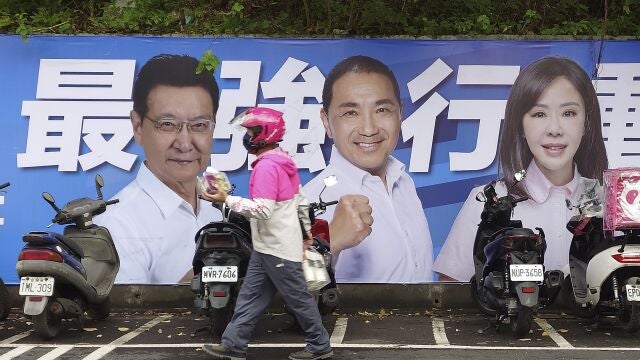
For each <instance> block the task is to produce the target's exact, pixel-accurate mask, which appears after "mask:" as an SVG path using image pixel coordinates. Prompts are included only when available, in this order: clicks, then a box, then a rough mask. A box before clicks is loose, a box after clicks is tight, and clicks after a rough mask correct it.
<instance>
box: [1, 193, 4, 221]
mask: <svg viewBox="0 0 640 360" xmlns="http://www.w3.org/2000/svg"><path fill="white" fill-rule="evenodd" d="M0 205H4V196H3V195H0ZM0 225H4V218H3V217H0Z"/></svg>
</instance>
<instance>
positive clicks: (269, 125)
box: [230, 107, 285, 152]
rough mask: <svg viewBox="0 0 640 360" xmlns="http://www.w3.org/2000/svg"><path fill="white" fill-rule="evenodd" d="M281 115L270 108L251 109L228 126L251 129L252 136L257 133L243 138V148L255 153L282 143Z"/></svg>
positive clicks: (282, 125) (283, 129)
mask: <svg viewBox="0 0 640 360" xmlns="http://www.w3.org/2000/svg"><path fill="white" fill-rule="evenodd" d="M282 115H283V114H282V113H281V112H280V111H277V110H273V109H270V108H266V107H253V108H249V109H247V110H245V111H243V112H242V113H240V114H239V115H238V116H236V117H235V118H234V119H233V120H231V122H230V124H232V125H234V126H237V127H240V126H241V127H243V128H245V129H250V128H251V129H253V130H254V134H256V133H257V135H254V136H251V137H250V136H248V134H246V135H245V137H244V138H243V144H244V146H245V148H247V150H249V151H250V152H255V151H257V150H258V149H260V148H262V147H265V146H267V145H270V144H275V143H278V142H280V141H282V137H283V136H284V132H285V124H284V119H283V118H282Z"/></svg>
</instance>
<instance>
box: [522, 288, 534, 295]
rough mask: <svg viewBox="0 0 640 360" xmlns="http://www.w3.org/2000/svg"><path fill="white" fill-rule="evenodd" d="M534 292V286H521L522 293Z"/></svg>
mask: <svg viewBox="0 0 640 360" xmlns="http://www.w3.org/2000/svg"><path fill="white" fill-rule="evenodd" d="M535 292H536V288H534V287H523V288H522V293H523V294H533V293H535Z"/></svg>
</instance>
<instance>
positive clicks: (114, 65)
mask: <svg viewBox="0 0 640 360" xmlns="http://www.w3.org/2000/svg"><path fill="white" fill-rule="evenodd" d="M135 66H136V61H135V60H103V59H42V60H40V69H39V73H38V89H37V91H36V98H37V99H61V100H68V99H75V100H117V99H120V100H130V99H131V91H132V89H133V74H134V71H135Z"/></svg>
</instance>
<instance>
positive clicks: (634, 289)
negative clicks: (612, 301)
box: [625, 285, 640, 301]
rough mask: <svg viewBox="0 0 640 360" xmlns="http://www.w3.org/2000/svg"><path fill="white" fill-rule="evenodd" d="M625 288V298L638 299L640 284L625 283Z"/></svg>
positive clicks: (639, 299) (639, 298) (639, 297)
mask: <svg viewBox="0 0 640 360" xmlns="http://www.w3.org/2000/svg"><path fill="white" fill-rule="evenodd" d="M625 287H626V289H627V300H629V301H640V285H625Z"/></svg>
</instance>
